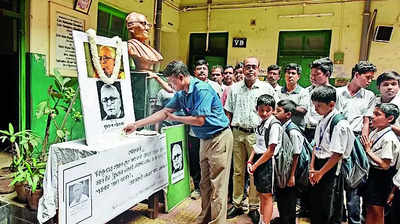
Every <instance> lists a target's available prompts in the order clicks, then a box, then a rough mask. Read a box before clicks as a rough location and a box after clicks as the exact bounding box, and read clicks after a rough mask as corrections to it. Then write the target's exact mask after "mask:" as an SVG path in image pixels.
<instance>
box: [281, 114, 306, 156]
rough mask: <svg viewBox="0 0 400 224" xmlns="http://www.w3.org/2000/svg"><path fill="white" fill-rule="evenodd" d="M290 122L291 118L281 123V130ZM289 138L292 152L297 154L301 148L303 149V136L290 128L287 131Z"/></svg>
mask: <svg viewBox="0 0 400 224" xmlns="http://www.w3.org/2000/svg"><path fill="white" fill-rule="evenodd" d="M290 122H292V120H291V119H289V120H288V121H286V122H285V123H284V124H283V125H282V129H283V131H285V130H286V128H287V126H288V125H289V124H290ZM289 138H290V141H291V142H292V146H293V154H296V155H299V154H300V153H301V150H302V149H303V142H304V136H303V135H302V134H301V133H300V132H299V131H297V130H294V129H292V130H290V131H289Z"/></svg>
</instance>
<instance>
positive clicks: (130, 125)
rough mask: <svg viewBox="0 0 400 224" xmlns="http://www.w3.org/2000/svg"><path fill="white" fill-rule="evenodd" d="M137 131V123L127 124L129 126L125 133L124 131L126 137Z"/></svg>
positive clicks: (126, 127) (125, 128)
mask: <svg viewBox="0 0 400 224" xmlns="http://www.w3.org/2000/svg"><path fill="white" fill-rule="evenodd" d="M136 129H137V127H136V124H135V123H130V124H127V125H126V126H125V127H124V129H123V131H124V133H125V134H126V135H129V134H131V133H132V132H134V131H136Z"/></svg>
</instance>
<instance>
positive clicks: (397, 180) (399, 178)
mask: <svg viewBox="0 0 400 224" xmlns="http://www.w3.org/2000/svg"><path fill="white" fill-rule="evenodd" d="M393 184H394V185H396V186H397V187H398V188H400V169H399V170H397V173H396V175H394V177H393Z"/></svg>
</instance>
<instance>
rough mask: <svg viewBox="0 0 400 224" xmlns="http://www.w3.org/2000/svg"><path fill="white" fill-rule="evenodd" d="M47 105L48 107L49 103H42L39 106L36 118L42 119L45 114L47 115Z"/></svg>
mask: <svg viewBox="0 0 400 224" xmlns="http://www.w3.org/2000/svg"><path fill="white" fill-rule="evenodd" d="M47 105H48V102H47V101H42V102H40V103H39V104H38V106H37V110H36V118H41V117H42V116H43V115H44V114H46V110H47V108H48V106H47Z"/></svg>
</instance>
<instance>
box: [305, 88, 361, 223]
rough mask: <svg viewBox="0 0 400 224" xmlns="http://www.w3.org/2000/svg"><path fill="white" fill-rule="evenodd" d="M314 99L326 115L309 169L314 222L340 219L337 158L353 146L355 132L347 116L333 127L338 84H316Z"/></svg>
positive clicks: (317, 133) (340, 185) (340, 181)
mask: <svg viewBox="0 0 400 224" xmlns="http://www.w3.org/2000/svg"><path fill="white" fill-rule="evenodd" d="M311 100H312V101H313V104H314V107H315V111H316V112H317V113H318V114H320V115H322V116H323V118H322V119H321V120H320V121H319V123H318V125H317V128H316V131H315V137H314V141H315V147H314V149H313V153H312V158H311V164H310V171H309V179H310V183H311V185H312V187H311V190H310V202H311V224H321V223H324V224H333V223H341V219H342V210H343V188H344V179H343V176H342V172H340V170H341V167H340V166H339V167H338V162H339V160H340V159H342V157H343V155H344V153H345V152H348V149H350V150H351V149H352V147H353V144H354V135H353V132H352V131H351V130H350V127H349V122H348V121H347V120H341V121H339V122H338V123H337V125H335V126H334V129H333V130H332V131H330V124H331V122H332V119H333V118H334V116H335V115H336V114H338V111H337V110H336V109H335V104H336V90H335V88H333V87H331V86H320V87H317V88H316V89H315V90H314V91H313V93H312V94H311ZM330 133H332V136H330Z"/></svg>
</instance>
